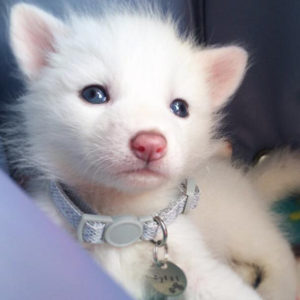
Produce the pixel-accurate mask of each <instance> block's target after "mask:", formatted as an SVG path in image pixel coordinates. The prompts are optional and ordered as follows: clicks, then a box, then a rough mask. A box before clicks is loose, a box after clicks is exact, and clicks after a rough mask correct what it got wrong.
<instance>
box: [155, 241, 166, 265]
mask: <svg viewBox="0 0 300 300" xmlns="http://www.w3.org/2000/svg"><path fill="white" fill-rule="evenodd" d="M159 248H160V246H158V245H157V244H155V246H154V248H153V260H154V263H155V264H156V265H157V266H159V267H162V268H164V267H166V266H167V262H168V258H169V252H168V250H169V249H168V245H167V244H165V245H164V250H165V251H164V256H163V259H159V257H158V249H159Z"/></svg>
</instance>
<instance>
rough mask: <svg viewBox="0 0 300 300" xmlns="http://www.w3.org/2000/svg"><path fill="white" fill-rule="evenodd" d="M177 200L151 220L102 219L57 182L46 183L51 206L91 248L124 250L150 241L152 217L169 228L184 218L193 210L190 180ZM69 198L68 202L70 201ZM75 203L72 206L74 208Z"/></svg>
mask: <svg viewBox="0 0 300 300" xmlns="http://www.w3.org/2000/svg"><path fill="white" fill-rule="evenodd" d="M179 190H180V191H179V196H178V199H176V200H173V201H171V202H170V203H169V205H168V206H167V207H166V208H164V209H162V210H161V211H159V212H157V213H155V214H154V215H153V216H144V217H136V216H130V215H128V216H113V217H110V216H102V215H97V214H96V213H95V212H94V211H93V210H92V209H91V208H90V207H89V206H88V205H87V204H86V203H85V202H83V201H82V200H81V199H79V198H78V196H77V195H76V194H74V193H73V192H72V191H71V190H70V189H68V188H67V187H65V186H63V185H62V184H60V183H58V182H54V181H52V182H51V183H50V193H51V197H52V200H53V202H54V204H55V205H56V207H57V209H58V210H59V211H60V213H61V214H62V215H63V216H64V217H65V219H66V220H67V221H68V222H69V223H70V224H71V225H72V227H73V228H74V229H75V230H76V231H77V237H78V239H79V240H80V241H82V242H85V243H92V244H101V243H103V242H106V243H108V244H110V245H112V246H115V247H124V246H128V245H130V244H133V243H134V242H136V241H138V240H152V239H154V238H155V236H156V234H157V230H158V225H157V223H156V222H155V221H154V220H153V217H154V216H159V217H160V218H161V219H162V221H163V222H164V223H165V224H166V225H169V224H171V223H172V222H173V221H174V220H175V219H176V218H177V216H178V215H180V214H186V213H188V212H189V210H191V209H194V208H195V207H196V206H197V203H198V200H199V194H200V192H199V188H198V186H197V184H196V183H195V182H194V180H192V179H188V180H185V182H184V183H182V184H181V185H180V189H179ZM70 198H72V200H71V199H70ZM75 203H76V204H75Z"/></svg>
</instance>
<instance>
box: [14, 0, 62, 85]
mask: <svg viewBox="0 0 300 300" xmlns="http://www.w3.org/2000/svg"><path fill="white" fill-rule="evenodd" d="M64 27H65V26H64V24H63V23H62V22H61V21H59V20H58V19H56V18H55V17H53V16H52V15H50V14H48V13H46V12H44V11H43V10H41V9H39V8H37V7H35V6H33V5H29V4H16V5H14V6H13V7H12V10H11V15H10V43H11V47H12V50H13V53H14V55H15V57H16V59H17V61H18V64H19V66H20V68H21V70H22V71H23V73H24V74H25V75H27V77H28V78H29V79H31V80H32V79H34V78H35V77H36V76H37V75H38V73H39V72H40V70H41V69H42V68H43V67H44V66H45V65H47V56H48V55H49V54H50V53H51V52H55V47H54V44H55V38H56V36H57V35H59V34H62V33H63V32H64V30H65V28H64Z"/></svg>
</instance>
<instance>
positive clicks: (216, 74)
mask: <svg viewBox="0 0 300 300" xmlns="http://www.w3.org/2000/svg"><path fill="white" fill-rule="evenodd" d="M10 35H11V46H12V49H13V52H14V54H15V57H16V59H17V61H18V64H19V67H20V69H21V70H22V72H23V73H24V75H25V76H26V78H27V80H28V93H27V94H26V95H25V96H24V97H23V98H22V101H21V104H20V107H21V111H22V113H23V116H24V119H25V124H22V126H24V127H25V130H26V134H27V137H26V138H27V139H28V140H29V141H30V143H29V148H28V149H27V151H26V152H27V153H28V154H29V156H28V158H27V159H30V160H32V161H33V162H34V163H35V164H38V165H39V166H40V168H41V169H43V170H46V172H47V173H48V174H49V175H51V176H54V177H57V178H59V179H61V180H63V181H65V182H67V183H69V184H76V183H89V184H95V185H97V184H102V185H103V184H104V185H106V186H110V187H114V188H117V189H121V190H130V191H134V190H144V189H149V188H154V187H157V186H159V185H160V184H162V183H164V182H166V181H168V180H173V179H176V180H177V179H180V178H182V177H184V176H187V175H190V174H192V173H193V172H194V171H195V169H196V168H197V166H198V165H199V162H201V161H202V160H203V159H206V158H207V157H208V156H209V155H210V154H211V152H212V147H211V137H212V131H213V130H212V128H213V127H214V121H213V117H212V116H213V112H214V111H215V110H216V109H218V108H219V107H220V106H221V105H223V104H224V103H225V101H226V100H227V99H228V98H229V97H230V96H231V95H232V94H233V93H234V91H235V90H236V89H237V87H238V85H239V84H240V82H241V80H242V77H243V75H244V71H245V67H246V61H247V54H246V52H245V51H244V50H243V49H241V48H239V47H235V46H229V47H222V48H212V49H200V48H198V47H196V46H195V45H194V44H193V43H192V41H191V40H190V39H182V38H180V37H179V35H178V33H177V32H176V29H175V26H174V25H173V24H172V22H171V21H170V20H167V21H163V20H162V17H158V16H153V15H151V14H150V13H144V14H143V13H142V14H134V13H129V12H128V13H118V14H112V13H110V14H109V15H106V16H102V17H101V19H96V18H92V17H87V16H81V17H78V16H77V17H76V16H75V17H71V18H70V19H69V20H68V21H67V22H62V21H60V20H58V19H56V18H55V17H53V16H51V15H49V14H48V13H45V12H44V11H42V10H40V9H38V8H36V7H33V6H31V5H25V4H18V5H15V6H14V7H13V9H12V13H11V27H10Z"/></svg>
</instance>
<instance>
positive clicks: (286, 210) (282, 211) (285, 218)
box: [272, 194, 300, 245]
mask: <svg viewBox="0 0 300 300" xmlns="http://www.w3.org/2000/svg"><path fill="white" fill-rule="evenodd" d="M272 210H273V211H274V212H275V213H276V214H279V215H280V217H281V222H280V227H281V229H282V231H283V232H284V233H285V234H286V236H287V238H288V240H289V241H290V243H291V244H292V245H300V194H292V195H289V196H288V197H286V198H284V199H282V200H280V201H278V202H276V203H275V204H274V205H273V207H272Z"/></svg>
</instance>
